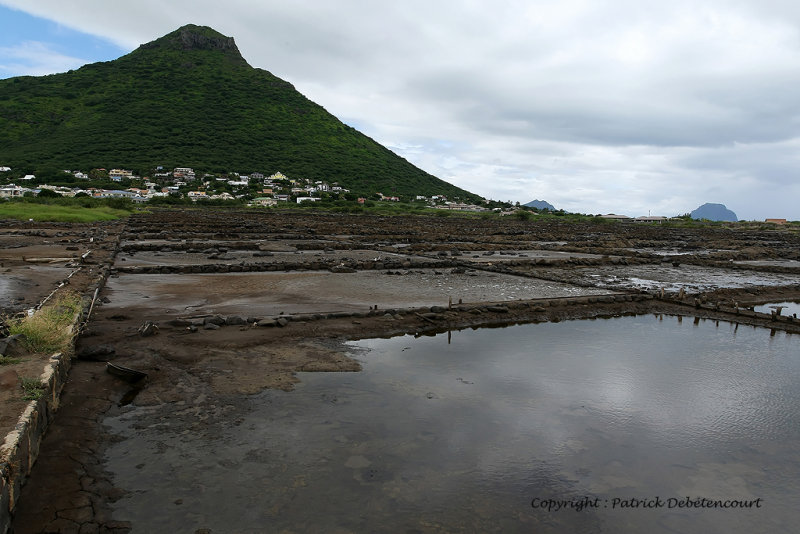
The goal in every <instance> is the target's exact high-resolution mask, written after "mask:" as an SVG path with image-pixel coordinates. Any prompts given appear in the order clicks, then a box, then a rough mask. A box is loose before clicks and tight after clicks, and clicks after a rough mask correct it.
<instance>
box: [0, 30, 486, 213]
mask: <svg viewBox="0 0 800 534" xmlns="http://www.w3.org/2000/svg"><path fill="white" fill-rule="evenodd" d="M0 165H7V166H10V167H14V168H21V169H26V170H28V171H29V172H36V171H40V170H42V169H43V168H45V169H91V168H96V167H107V168H112V167H121V168H129V169H133V170H135V171H138V172H142V173H144V172H149V170H150V169H152V168H154V167H156V166H159V165H160V166H163V167H165V168H171V167H193V168H196V169H199V170H203V171H208V172H254V171H259V172H263V173H265V174H272V173H273V172H278V171H280V172H282V173H284V174H285V175H287V176H289V177H290V178H308V179H313V180H325V181H329V182H337V183H339V184H340V185H341V186H342V187H345V188H347V189H350V190H351V191H353V192H354V193H357V194H362V195H372V194H374V193H376V192H381V193H384V194H388V195H408V196H411V195H434V194H442V195H446V196H448V197H452V198H461V199H463V200H472V201H476V200H478V199H480V198H481V197H479V196H478V195H475V194H473V193H470V192H468V191H466V190H463V189H461V188H458V187H456V186H454V185H452V184H450V183H448V182H445V181H443V180H440V179H439V178H437V177H435V176H433V175H431V174H429V173H427V172H425V171H424V170H421V169H419V168H417V167H415V166H414V165H413V164H411V163H410V162H408V161H407V160H405V159H403V158H402V157H400V156H398V155H397V154H394V153H393V152H391V151H390V150H389V149H387V148H386V147H384V146H382V145H380V144H379V143H377V142H376V141H374V140H373V139H371V138H369V137H367V136H366V135H364V134H362V133H360V132H358V131H357V130H355V129H354V128H352V127H350V126H348V125H346V124H344V123H342V122H341V121H339V119H337V118H336V117H334V116H333V115H331V114H330V113H328V112H327V111H326V110H325V109H324V108H323V107H322V106H320V105H318V104H316V103H314V102H312V101H311V100H309V99H308V98H306V97H305V96H304V95H302V94H301V93H299V92H298V91H296V89H295V88H294V86H292V84H291V83H289V82H287V81H285V80H282V79H280V78H278V77H277V76H275V75H273V74H272V73H270V72H268V71H266V70H263V69H258V68H254V67H251V66H250V65H249V64H248V63H247V61H246V60H245V59H244V58H243V57H242V55H241V53H240V52H239V49H238V47H237V46H236V43H235V41H234V39H233V38H232V37H227V36H224V35H222V34H221V33H219V32H217V31H216V30H213V29H212V28H209V27H205V26H195V25H186V26H182V27H181V28H178V29H177V30H175V31H173V32H170V33H168V34H167V35H165V36H163V37H160V38H158V39H156V40H154V41H151V42H149V43H145V44H143V45H141V46H139V47H138V48H136V49H135V50H133V51H132V52H130V53H129V54H126V55H124V56H122V57H120V58H118V59H116V60H113V61H107V62H99V63H91V64H87V65H84V66H82V67H80V68H79V69H76V70H73V71H69V72H67V73H61V74H53V75H48V76H41V77H31V76H26V77H17V78H9V79H5V80H0Z"/></svg>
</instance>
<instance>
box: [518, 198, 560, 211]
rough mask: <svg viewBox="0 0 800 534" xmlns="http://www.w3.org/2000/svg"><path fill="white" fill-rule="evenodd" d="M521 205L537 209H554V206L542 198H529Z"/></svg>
mask: <svg viewBox="0 0 800 534" xmlns="http://www.w3.org/2000/svg"><path fill="white" fill-rule="evenodd" d="M523 206H527V207H529V208H536V209H537V210H550V211H556V208H555V206H553V205H552V204H550V203H549V202H546V201H544V200H531V201H530V202H528V203H527V204H523Z"/></svg>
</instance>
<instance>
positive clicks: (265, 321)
mask: <svg viewBox="0 0 800 534" xmlns="http://www.w3.org/2000/svg"><path fill="white" fill-rule="evenodd" d="M256 324H257V325H258V326H277V325H278V323H277V322H276V321H275V319H261V320H260V321H258V323H256Z"/></svg>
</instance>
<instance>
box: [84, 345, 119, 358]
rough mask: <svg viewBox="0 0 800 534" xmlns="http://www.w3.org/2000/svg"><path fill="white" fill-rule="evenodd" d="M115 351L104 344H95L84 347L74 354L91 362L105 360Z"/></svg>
mask: <svg viewBox="0 0 800 534" xmlns="http://www.w3.org/2000/svg"><path fill="white" fill-rule="evenodd" d="M115 352H116V351H115V350H114V349H113V348H111V347H107V346H105V345H96V346H94V347H84V348H82V349H81V350H80V351H78V353H77V354H76V355H75V357H76V358H78V359H79V360H89V361H92V362H107V361H108V360H110V359H111V357H112V356H113V355H114V353H115Z"/></svg>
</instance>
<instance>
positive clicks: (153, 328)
mask: <svg viewBox="0 0 800 534" xmlns="http://www.w3.org/2000/svg"><path fill="white" fill-rule="evenodd" d="M156 334H158V325H157V324H155V323H153V322H151V321H146V322H145V323H144V324H143V325H142V326H140V327H139V335H140V336H142V337H148V336H154V335H156Z"/></svg>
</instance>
